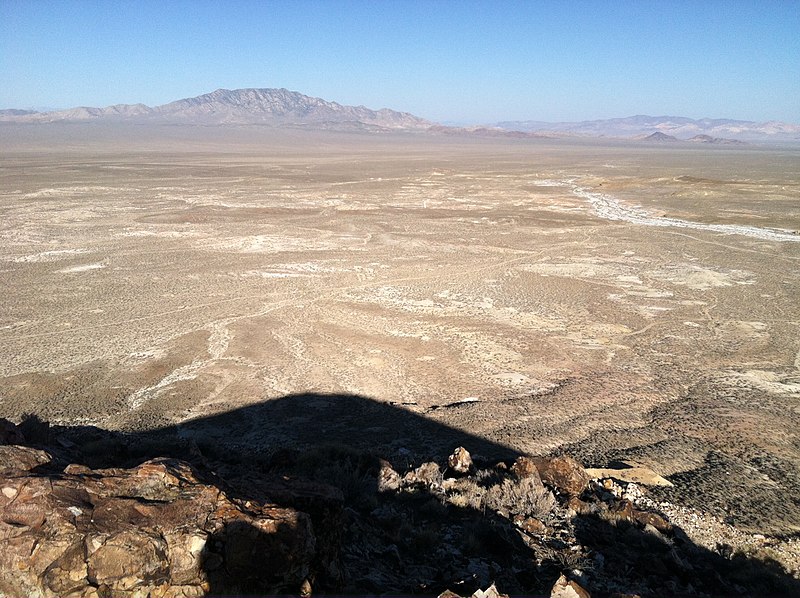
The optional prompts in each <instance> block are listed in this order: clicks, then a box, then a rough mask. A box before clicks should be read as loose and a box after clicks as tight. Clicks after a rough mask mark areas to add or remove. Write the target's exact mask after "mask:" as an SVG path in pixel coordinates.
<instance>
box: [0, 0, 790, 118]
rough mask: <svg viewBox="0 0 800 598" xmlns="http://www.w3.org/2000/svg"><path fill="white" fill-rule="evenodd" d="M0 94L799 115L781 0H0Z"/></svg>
mask: <svg viewBox="0 0 800 598" xmlns="http://www.w3.org/2000/svg"><path fill="white" fill-rule="evenodd" d="M0 19H2V20H3V22H5V23H6V24H7V27H6V28H5V32H4V35H3V36H2V37H0V56H2V57H3V58H2V59H0V107H3V108H16V109H36V110H51V109H67V108H73V107H77V106H95V107H104V106H109V105H114V104H135V103H143V104H146V105H148V106H156V105H160V104H165V103H168V102H171V101H174V100H178V99H182V98H187V97H194V96H197V95H201V94H204V93H209V92H211V91H213V90H215V89H218V88H225V89H237V88H247V87H257V88H287V89H291V90H294V91H299V92H300V93H303V94H305V95H309V96H313V97H320V98H323V99H325V100H329V101H335V102H338V103H340V104H344V105H364V106H367V107H369V108H373V109H378V108H391V109H393V110H398V111H404V112H410V113H412V114H414V115H417V116H420V117H422V118H426V119H429V120H432V121H436V122H457V123H463V124H477V123H494V122H498V121H510V120H538V121H547V122H559V121H582V120H595V119H606V118H619V117H626V116H631V115H636V114H648V115H674V116H686V117H690V118H695V119H700V118H726V119H737V120H750V121H758V122H762V121H773V120H777V121H784V122H792V123H796V122H800V103H799V102H798V101H797V98H798V97H800V80H798V78H797V77H792V76H790V75H791V74H792V73H796V72H798V70H800V41H798V39H797V36H796V35H795V34H796V31H797V30H798V29H800V10H797V5H796V4H793V3H787V2H760V3H752V2H714V1H711V2H706V3H702V4H697V3H682V2H673V3H630V4H619V3H614V4H602V3H596V2H571V3H551V2H537V3H502V4H495V3H488V2H469V3H451V2H437V3H427V2H412V1H406V2H380V3H368V2H360V1H352V2H314V1H303V2H300V1H298V2H271V3H254V2H239V3H236V4H223V5H217V4H215V3H210V2H191V3H189V2H174V3H169V4H168V5H162V4H160V3H155V2H149V1H142V2H137V3H122V2H107V3H106V2H69V1H65V2H37V3H26V2H5V3H2V4H0Z"/></svg>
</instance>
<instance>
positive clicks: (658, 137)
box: [642, 131, 678, 142]
mask: <svg viewBox="0 0 800 598" xmlns="http://www.w3.org/2000/svg"><path fill="white" fill-rule="evenodd" d="M642 141H657V142H664V141H667V142H669V141H678V138H677V137H673V136H672V135H667V134H666V133H662V132H661V131H656V132H655V133H652V134H651V135H648V136H647V137H645V138H644V139H643V140H642Z"/></svg>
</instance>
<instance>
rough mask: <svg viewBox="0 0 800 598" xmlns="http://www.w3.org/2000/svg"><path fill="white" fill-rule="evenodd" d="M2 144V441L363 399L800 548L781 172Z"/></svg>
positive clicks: (78, 134)
mask: <svg viewBox="0 0 800 598" xmlns="http://www.w3.org/2000/svg"><path fill="white" fill-rule="evenodd" d="M0 140H1V141H0V152H2V160H0V214H2V218H0V284H1V285H2V289H3V295H4V296H3V300H2V303H1V304H0V342H2V345H3V348H4V350H3V356H2V358H0V416H4V417H10V418H12V419H19V417H20V416H21V415H22V414H24V413H36V414H38V415H40V416H41V417H43V418H46V419H49V420H52V421H56V422H59V423H70V424H74V423H91V424H95V425H98V426H103V427H108V428H114V429H145V428H153V427H158V426H165V425H169V424H173V423H176V422H180V421H184V420H186V419H190V418H194V417H199V416H202V415H207V414H211V413H220V412H225V411H229V410H232V409H236V408H238V407H241V406H243V405H248V404H253V403H257V402H261V401H264V400H269V399H272V398H277V397H281V396H284V395H286V394H289V393H296V392H305V391H316V392H336V393H356V394H359V395H364V396H368V397H371V398H373V399H375V400H376V401H382V402H391V403H394V404H397V405H401V406H403V407H404V408H406V409H408V410H411V411H413V412H415V413H419V414H423V415H426V416H427V417H429V418H432V419H434V420H436V421H439V422H441V423H444V424H447V425H448V426H452V427H455V428H458V429H462V430H466V431H469V432H470V433H472V434H477V435H480V436H483V437H484V438H487V439H489V440H492V441H494V442H498V443H501V444H504V445H506V446H510V447H513V448H514V449H516V450H519V451H525V452H529V453H534V454H541V453H547V452H553V451H561V450H565V451H569V452H571V453H572V454H575V455H576V456H577V457H578V458H580V459H582V460H583V462H584V463H585V464H586V465H591V466H595V467H606V466H607V465H608V464H609V463H611V462H612V461H614V460H617V459H619V460H633V461H635V462H636V463H639V464H641V465H642V466H645V467H647V468H649V469H651V470H652V471H654V472H656V473H657V474H659V475H661V476H664V477H666V478H667V479H668V480H669V481H670V482H671V483H672V484H673V486H671V487H670V486H664V487H659V488H654V489H653V493H654V499H656V500H661V499H664V500H667V499H668V500H674V501H677V502H679V503H680V504H682V505H685V506H688V507H695V508H699V509H701V510H703V511H707V512H709V513H712V514H713V515H715V516H718V517H721V518H723V519H724V520H725V521H727V522H729V523H733V524H734V525H736V526H738V527H739V528H741V529H744V530H749V531H758V532H761V533H766V534H791V533H797V532H800V499H798V497H800V475H798V473H797V472H798V471H800V444H798V436H797V430H800V339H799V338H798V330H799V326H800V302H798V300H797V297H798V296H800V269H799V268H798V265H800V243H799V242H798V241H800V236H798V235H797V234H795V233H796V231H797V229H798V228H800V201H798V199H800V152H798V151H796V150H771V149H767V148H759V147H741V148H740V147H736V148H696V149H695V148H691V149H687V148H677V149H676V148H661V147H651V146H646V147H645V146H641V145H634V144H629V145H625V144H618V145H611V144H608V145H603V144H600V143H589V142H586V143H585V144H583V145H578V144H574V143H566V142H558V141H549V140H507V141H497V140H491V141H489V140H463V139H461V140H459V139H437V138H431V137H423V136H412V135H395V136H370V135H362V134H352V135H344V134H335V133H326V134H312V133H308V132H303V131H289V132H278V131H274V130H270V129H263V128H258V127H254V128H252V129H236V128H228V129H225V128H214V127H210V128H197V129H193V128H189V127H164V128H162V129H144V128H142V127H139V128H136V127H131V128H130V129H110V128H102V127H95V126H92V125H65V126H57V125H53V126H52V127H38V126H30V127H18V126H4V127H2V128H0ZM464 399H470V400H469V401H465V400H464ZM454 403H457V405H456V406H455V407H450V408H444V407H445V406H447V405H453V404H454Z"/></svg>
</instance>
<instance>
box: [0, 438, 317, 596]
mask: <svg viewBox="0 0 800 598" xmlns="http://www.w3.org/2000/svg"><path fill="white" fill-rule="evenodd" d="M0 449H2V453H3V462H4V468H3V475H2V479H1V480H0V593H2V594H5V595H15V596H54V595H66V594H78V595H83V596H108V595H114V596H122V595H136V596H197V595H204V594H207V593H222V592H224V593H239V592H245V591H256V592H258V593H273V592H278V591H282V592H288V591H298V590H299V589H300V587H301V585H302V584H303V582H304V581H306V579H307V577H308V576H309V574H310V572H311V564H312V562H313V560H314V556H315V537H314V533H313V529H312V525H311V519H310V517H309V515H307V514H306V513H303V512H299V511H297V510H295V509H291V508H285V507H278V506H276V505H270V504H255V503H253V502H247V503H244V504H242V503H240V502H238V501H235V500H232V499H231V498H230V497H228V496H227V495H226V494H225V492H223V491H222V490H220V489H219V488H217V487H215V486H213V485H209V484H205V483H203V482H201V481H200V480H199V479H198V477H197V474H196V472H195V471H193V469H192V468H191V467H190V466H189V465H188V464H186V463H184V462H182V461H177V460H169V459H157V460H152V461H148V462H145V463H142V464H141V465H139V466H138V467H135V468H132V469H105V470H91V469H88V468H86V467H82V466H70V467H67V469H66V471H65V472H64V473H62V474H60V475H58V476H43V475H37V474H36V473H33V472H32V471H31V470H33V469H35V468H36V467H38V466H41V465H43V464H45V463H46V458H47V454H46V453H45V452H44V451H36V450H35V449H30V448H27V447H17V446H4V447H0Z"/></svg>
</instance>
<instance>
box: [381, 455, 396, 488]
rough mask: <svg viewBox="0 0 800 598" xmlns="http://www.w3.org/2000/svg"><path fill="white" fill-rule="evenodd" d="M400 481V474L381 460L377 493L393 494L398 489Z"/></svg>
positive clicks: (389, 464)
mask: <svg viewBox="0 0 800 598" xmlns="http://www.w3.org/2000/svg"><path fill="white" fill-rule="evenodd" d="M401 481H402V480H401V478H400V474H399V473H397V472H396V471H395V470H394V468H393V467H392V464H391V463H389V462H388V461H386V460H385V459H381V460H380V469H379V470H378V492H393V491H395V490H397V489H398V488H399V487H400V483H401Z"/></svg>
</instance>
